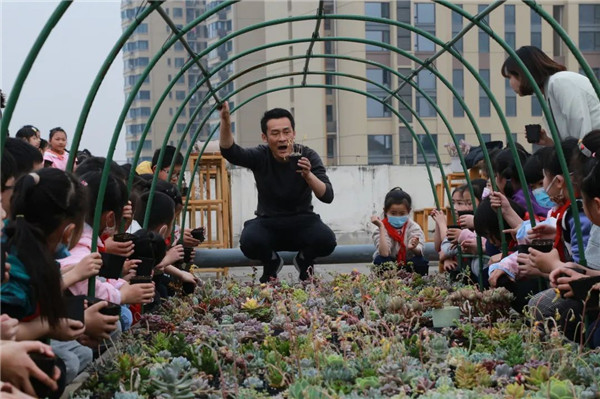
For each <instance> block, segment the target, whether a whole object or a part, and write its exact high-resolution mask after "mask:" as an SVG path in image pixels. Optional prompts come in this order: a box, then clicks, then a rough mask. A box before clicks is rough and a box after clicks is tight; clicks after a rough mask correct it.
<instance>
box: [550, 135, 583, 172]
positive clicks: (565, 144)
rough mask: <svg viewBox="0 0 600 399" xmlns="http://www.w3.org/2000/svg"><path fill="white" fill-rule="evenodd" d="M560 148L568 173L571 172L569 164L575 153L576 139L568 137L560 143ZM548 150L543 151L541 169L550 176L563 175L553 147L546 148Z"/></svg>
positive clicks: (571, 164) (570, 164)
mask: <svg viewBox="0 0 600 399" xmlns="http://www.w3.org/2000/svg"><path fill="white" fill-rule="evenodd" d="M560 147H561V148H562V151H563V154H564V156H565V161H566V162H567V169H568V170H569V171H571V170H572V166H573V163H572V162H571V161H572V159H573V155H574V154H575V152H576V151H577V139H576V138H573V137H568V138H566V139H564V140H563V141H561V143H560ZM548 148H550V149H549V150H546V151H544V156H543V158H542V168H543V169H544V170H545V171H547V172H548V173H550V175H552V176H558V175H563V170H562V169H561V167H560V162H559V161H558V154H557V152H556V148H555V147H548Z"/></svg>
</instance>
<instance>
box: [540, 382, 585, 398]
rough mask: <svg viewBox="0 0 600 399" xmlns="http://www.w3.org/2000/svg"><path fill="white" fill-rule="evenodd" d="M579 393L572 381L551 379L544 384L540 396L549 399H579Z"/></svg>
mask: <svg viewBox="0 0 600 399" xmlns="http://www.w3.org/2000/svg"><path fill="white" fill-rule="evenodd" d="M579 391H580V390H579V389H576V387H575V386H574V385H573V383H572V382H571V381H568V380H558V379H556V378H550V380H548V381H547V382H544V383H542V385H541V386H540V390H539V392H538V396H539V397H544V398H549V399H578V398H579V396H578V394H579Z"/></svg>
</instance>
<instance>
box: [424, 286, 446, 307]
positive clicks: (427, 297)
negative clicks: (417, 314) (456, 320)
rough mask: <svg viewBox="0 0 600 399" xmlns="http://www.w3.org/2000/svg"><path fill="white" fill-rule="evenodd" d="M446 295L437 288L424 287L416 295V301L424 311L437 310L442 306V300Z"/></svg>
mask: <svg viewBox="0 0 600 399" xmlns="http://www.w3.org/2000/svg"><path fill="white" fill-rule="evenodd" d="M447 294H448V293H447V292H446V291H445V290H442V289H440V288H438V287H425V288H423V289H422V290H421V291H420V292H419V294H418V301H419V302H421V303H422V304H423V307H424V308H425V309H439V308H442V307H443V306H444V300H445V297H446V295H447Z"/></svg>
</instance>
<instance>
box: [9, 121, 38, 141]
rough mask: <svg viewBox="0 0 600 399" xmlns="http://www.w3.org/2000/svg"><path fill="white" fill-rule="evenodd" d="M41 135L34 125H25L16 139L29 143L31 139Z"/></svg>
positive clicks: (16, 135) (18, 131)
mask: <svg viewBox="0 0 600 399" xmlns="http://www.w3.org/2000/svg"><path fill="white" fill-rule="evenodd" d="M38 134H40V130H39V129H38V128H37V127H35V126H33V125H25V126H23V127H22V128H20V129H19V130H17V133H16V134H15V137H16V138H18V139H21V140H26V141H29V139H30V138H32V137H34V136H37V135H38Z"/></svg>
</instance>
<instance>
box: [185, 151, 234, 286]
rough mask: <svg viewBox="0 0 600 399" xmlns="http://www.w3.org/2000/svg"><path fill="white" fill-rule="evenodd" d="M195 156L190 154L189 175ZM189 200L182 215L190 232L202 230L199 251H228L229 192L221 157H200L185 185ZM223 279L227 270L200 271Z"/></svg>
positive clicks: (229, 234)
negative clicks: (191, 179) (193, 174)
mask: <svg viewBox="0 0 600 399" xmlns="http://www.w3.org/2000/svg"><path fill="white" fill-rule="evenodd" d="M197 159H198V154H192V155H191V156H190V159H189V164H188V170H189V171H190V172H191V171H193V168H194V164H195V163H196V160H197ZM188 196H190V200H189V202H188V207H187V210H186V212H187V213H188V215H187V219H188V220H189V222H188V226H189V227H190V228H192V229H193V228H195V227H200V226H204V227H205V228H206V240H205V241H204V242H203V243H202V244H201V245H200V246H199V248H231V246H232V243H233V238H232V234H231V191H230V184H229V175H228V173H227V168H226V162H225V159H224V158H223V157H222V156H221V153H218V152H217V153H211V154H206V153H205V154H203V155H202V159H201V160H200V165H198V171H197V172H196V175H195V177H194V179H193V181H191V182H189V190H188ZM202 271H203V272H216V273H217V277H220V276H227V274H228V272H229V268H227V267H223V268H212V269H202Z"/></svg>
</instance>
